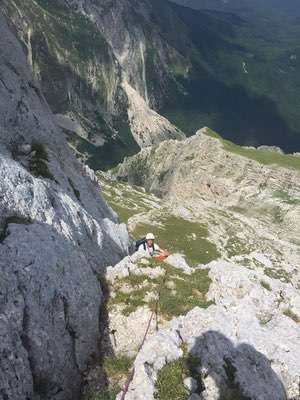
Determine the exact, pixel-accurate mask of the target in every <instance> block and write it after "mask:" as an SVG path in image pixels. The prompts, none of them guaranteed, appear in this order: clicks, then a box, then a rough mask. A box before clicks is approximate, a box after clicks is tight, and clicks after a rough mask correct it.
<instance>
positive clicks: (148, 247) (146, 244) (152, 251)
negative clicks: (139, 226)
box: [136, 233, 170, 261]
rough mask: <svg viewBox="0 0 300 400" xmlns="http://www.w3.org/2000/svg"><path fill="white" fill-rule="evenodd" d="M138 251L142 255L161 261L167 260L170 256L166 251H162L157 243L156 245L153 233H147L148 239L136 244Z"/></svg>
mask: <svg viewBox="0 0 300 400" xmlns="http://www.w3.org/2000/svg"><path fill="white" fill-rule="evenodd" d="M136 250H137V251H138V252H140V253H142V254H145V253H146V254H145V255H147V256H150V257H155V258H157V259H158V260H160V261H163V260H164V259H166V258H167V257H168V256H169V255H170V254H169V253H168V252H167V251H166V250H162V249H161V248H160V247H159V245H158V244H157V243H155V236H154V235H153V233H147V235H146V237H145V238H143V239H140V240H138V241H137V242H136Z"/></svg>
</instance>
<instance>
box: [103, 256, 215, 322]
mask: <svg viewBox="0 0 300 400" xmlns="http://www.w3.org/2000/svg"><path fill="white" fill-rule="evenodd" d="M149 266H150V267H152V268H155V267H157V266H160V267H161V268H163V269H164V270H165V271H166V272H165V276H164V277H163V276H161V277H158V278H152V279H151V278H149V276H147V275H134V274H131V275H130V276H129V277H126V278H123V279H120V280H119V281H118V282H117V283H116V282H115V283H114V289H115V297H111V298H110V300H109V307H113V306H114V305H117V304H120V305H123V306H124V308H123V309H122V313H123V314H124V315H125V316H128V315H129V314H131V313H132V312H134V311H136V310H137V308H138V307H141V306H144V305H148V307H149V308H151V309H154V307H155V305H156V301H153V300H152V301H149V302H147V301H145V296H146V294H147V293H154V294H156V295H157V294H158V292H159V291H160V300H159V313H160V315H162V316H163V317H164V318H165V319H172V318H173V317H177V316H179V315H184V314H186V313H187V312H188V311H190V310H192V309H193V308H195V307H202V308H207V307H209V306H210V305H211V304H213V302H211V301H207V299H206V294H207V292H208V290H209V286H210V283H211V280H210V278H209V276H208V272H209V271H208V270H196V271H195V272H194V273H192V274H191V275H186V274H184V273H183V272H182V271H181V270H179V269H177V268H174V267H172V266H170V265H168V264H162V263H161V262H158V261H155V260H151V263H150V265H149ZM163 280H164V281H165V282H167V281H172V282H174V288H173V289H170V288H168V287H167V285H166V284H163ZM122 285H127V286H128V287H129V288H130V289H131V290H130V291H129V293H124V292H123V291H122Z"/></svg>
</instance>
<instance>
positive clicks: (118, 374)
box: [84, 354, 133, 400]
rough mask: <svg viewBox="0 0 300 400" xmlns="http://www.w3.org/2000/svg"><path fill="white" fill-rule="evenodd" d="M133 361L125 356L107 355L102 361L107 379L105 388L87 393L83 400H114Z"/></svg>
mask: <svg viewBox="0 0 300 400" xmlns="http://www.w3.org/2000/svg"><path fill="white" fill-rule="evenodd" d="M132 363H133V359H131V358H129V357H127V356H125V355H122V354H121V355H115V354H111V355H107V356H106V357H105V358H104V359H103V365H102V366H103V369H104V371H105V374H106V377H107V380H108V382H107V387H105V388H103V389H101V390H100V391H97V392H91V393H88V394H87V395H86V396H84V400H115V398H116V396H117V394H118V393H120V391H121V387H120V384H119V383H120V381H122V380H124V379H125V378H126V377H127V375H128V373H129V371H130V368H131V367H132Z"/></svg>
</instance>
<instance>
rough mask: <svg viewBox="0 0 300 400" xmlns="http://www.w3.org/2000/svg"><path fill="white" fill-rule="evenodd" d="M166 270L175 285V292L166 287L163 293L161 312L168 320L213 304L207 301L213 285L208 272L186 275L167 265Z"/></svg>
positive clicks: (197, 271) (160, 305) (168, 277)
mask: <svg viewBox="0 0 300 400" xmlns="http://www.w3.org/2000/svg"><path fill="white" fill-rule="evenodd" d="M164 268H165V269H166V271H167V279H170V280H172V281H173V282H174V283H175V287H174V289H173V290H171V289H168V288H167V287H166V286H164V287H163V289H162V291H161V295H160V302H159V310H160V313H161V314H162V315H163V316H164V317H165V318H166V319H171V318H173V317H178V316H179V315H184V314H186V313H187V312H189V311H190V310H192V309H193V308H195V307H202V308H207V307H209V306H210V305H212V304H213V302H212V301H207V299H206V294H207V292H208V290H209V286H210V283H211V280H210V278H209V276H208V272H209V271H208V270H196V271H195V272H194V273H193V274H192V275H185V274H184V273H182V272H181V271H180V270H178V269H176V268H174V267H170V266H167V265H166V266H165V267H164Z"/></svg>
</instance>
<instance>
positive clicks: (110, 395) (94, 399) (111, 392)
mask: <svg viewBox="0 0 300 400" xmlns="http://www.w3.org/2000/svg"><path fill="white" fill-rule="evenodd" d="M120 390H121V388H120V387H119V386H116V387H114V388H110V389H108V388H104V389H103V390H101V392H97V393H92V394H88V395H87V396H86V397H85V399H84V400H115V399H116V397H117V395H118V393H119V392H120Z"/></svg>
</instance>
